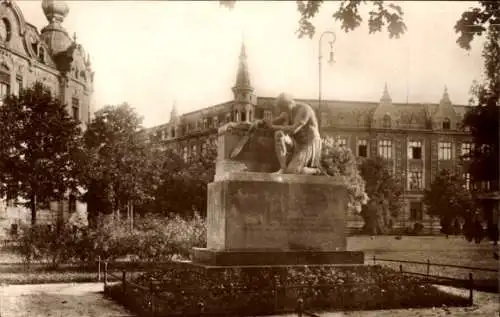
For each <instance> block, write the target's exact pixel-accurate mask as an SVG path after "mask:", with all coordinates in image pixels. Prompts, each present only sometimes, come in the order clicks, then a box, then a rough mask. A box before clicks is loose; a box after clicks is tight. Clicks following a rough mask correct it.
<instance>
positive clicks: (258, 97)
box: [257, 96, 471, 107]
mask: <svg viewBox="0 0 500 317" xmlns="http://www.w3.org/2000/svg"><path fill="white" fill-rule="evenodd" d="M257 99H269V100H274V99H276V97H265V96H257ZM295 99H296V100H299V101H303V102H314V103H317V102H318V99H317V98H316V99H314V98H295ZM321 102H325V103H350V104H361V105H378V104H379V103H380V102H379V101H359V100H342V99H321ZM392 104H393V105H395V106H405V105H409V106H425V105H431V106H437V105H439V102H436V103H426V102H409V103H406V102H393V103H392ZM453 106H454V107H471V106H469V105H459V104H454V105H453Z"/></svg>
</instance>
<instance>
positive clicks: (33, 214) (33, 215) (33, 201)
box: [30, 194, 36, 226]
mask: <svg viewBox="0 0 500 317" xmlns="http://www.w3.org/2000/svg"><path fill="white" fill-rule="evenodd" d="M30 207H31V225H32V226H34V225H36V194H32V195H31V202H30Z"/></svg>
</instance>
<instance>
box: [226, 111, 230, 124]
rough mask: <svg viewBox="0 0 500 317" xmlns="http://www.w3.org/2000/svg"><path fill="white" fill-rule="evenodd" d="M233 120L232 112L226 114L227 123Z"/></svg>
mask: <svg viewBox="0 0 500 317" xmlns="http://www.w3.org/2000/svg"><path fill="white" fill-rule="evenodd" d="M227 122H231V113H227V114H226V123H227Z"/></svg>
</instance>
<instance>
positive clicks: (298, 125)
mask: <svg viewBox="0 0 500 317" xmlns="http://www.w3.org/2000/svg"><path fill="white" fill-rule="evenodd" d="M307 121H309V114H308V113H307V111H304V110H302V111H299V113H298V114H297V118H296V120H295V122H294V123H293V124H292V125H274V124H273V125H272V126H271V128H272V129H274V130H282V131H284V132H286V133H290V134H291V135H294V134H296V133H297V132H299V131H300V130H301V129H302V128H303V127H304V126H305V125H306V123H307Z"/></svg>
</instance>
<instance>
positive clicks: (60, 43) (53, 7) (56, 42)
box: [41, 0, 72, 54]
mask: <svg viewBox="0 0 500 317" xmlns="http://www.w3.org/2000/svg"><path fill="white" fill-rule="evenodd" d="M42 9H43V12H44V13H45V16H46V17H47V20H48V21H49V25H47V26H46V27H44V28H43V29H42V32H41V33H42V34H41V37H42V39H43V40H44V42H45V44H47V46H48V47H49V49H50V51H51V53H52V54H58V53H60V52H63V51H66V50H67V49H68V48H69V47H70V46H71V44H72V40H71V38H70V37H69V35H68V32H66V30H65V29H64V27H63V26H62V25H61V23H62V22H63V20H64V18H65V17H66V16H67V15H68V13H69V7H68V5H67V4H66V2H65V1H57V0H43V1H42Z"/></svg>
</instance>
